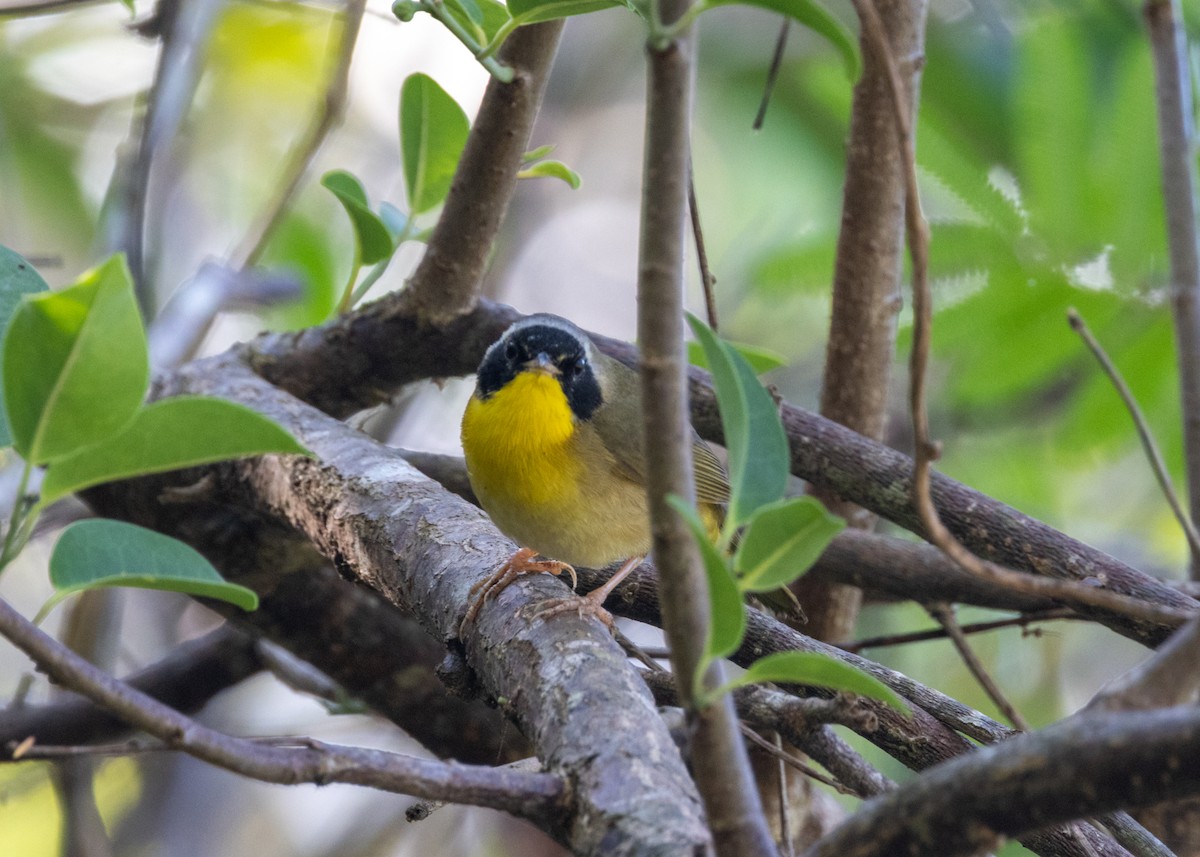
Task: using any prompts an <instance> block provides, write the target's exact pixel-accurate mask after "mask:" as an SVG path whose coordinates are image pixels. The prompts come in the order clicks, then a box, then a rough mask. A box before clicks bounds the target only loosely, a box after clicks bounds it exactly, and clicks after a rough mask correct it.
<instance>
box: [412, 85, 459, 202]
mask: <svg viewBox="0 0 1200 857" xmlns="http://www.w3.org/2000/svg"><path fill="white" fill-rule="evenodd" d="M469 129H470V124H469V123H468V122H467V114H466V113H464V112H463V109H462V108H461V107H459V106H458V102H457V101H455V100H454V99H453V98H451V97H450V96H449V94H447V92H446V90H444V89H442V88H441V87H440V86H438V84H437V81H435V80H434V79H433V78H432V77H430V76H429V75H427V74H413V75H409V76H408V78H407V79H406V80H405V81H404V86H403V87H402V88H401V90H400V148H401V150H402V151H401V155H402V157H403V161H404V182H405V186H406V188H407V191H408V210H409V213H410V216H415V215H418V214H421V213H422V212H425V211H428V210H429V209H431V208H435V207H436V206H438V205H440V204H441V202H442V200H444V199H445V198H446V194H447V193H448V192H449V190H450V182H451V181H452V180H453V179H454V171H455V170H456V169H457V168H458V159H459V157H460V156H461V155H462V150H463V146H465V145H466V143H467V132H468V130H469Z"/></svg>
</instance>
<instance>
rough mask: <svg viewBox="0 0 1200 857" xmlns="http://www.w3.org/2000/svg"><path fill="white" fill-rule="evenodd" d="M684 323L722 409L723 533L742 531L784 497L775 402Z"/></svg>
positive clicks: (783, 450)
mask: <svg viewBox="0 0 1200 857" xmlns="http://www.w3.org/2000/svg"><path fill="white" fill-rule="evenodd" d="M688 323H689V324H690V325H691V326H692V331H693V332H694V333H695V334H696V339H698V340H699V341H700V345H701V347H703V349H704V355H705V357H706V358H707V360H708V365H709V366H710V367H711V370H712V375H713V386H714V388H715V389H716V392H717V401H718V403H719V404H720V406H721V425H722V427H723V428H724V430H725V448H726V449H727V450H729V485H730V497H729V511H728V514H727V516H726V521H725V525H726V529H727V530H729V531H730V532H732V531H733V529H735V528H737V527H740V526H741V525H742V524H744V523H745V522H746V521H747V520H748V519H749V517H750V515H751V514H752V513H753V512H754V510H755V509H757V508H758V507H760V506H765V505H766V504H768V503H774V502H775V501H776V500H778V499H780V498H781V497H782V496H783V491H784V489H785V488H786V487H787V477H788V446H787V436H786V435H785V434H784V432H783V425H782V424H781V423H780V422H779V413H778V411H777V409H776V406H775V401H774V400H773V399H772V398H771V395H770V394H769V393H768V392H767V391H766V390H765V389H764V388H763V386H762V384H760V383H759V382H758V379H757V378H755V377H754V370H753V369H751V368H750V364H748V363H747V362H746V360H745V359H744V358H743V357H742V356H741V355H740V354H738V353H737V351H736V350H735V349H734V348H733V347H732V346H730V345H729V344H728V343H726V342H724V341H723V340H721V339H719V338H718V337H717V335H716V334H714V333H713V332H712V330H711V329H710V328H709V327H708V325H706V324H705V323H704V322H702V321H701V320H700V319H698V318H696V317H695V316H694V315H692V314H690V313H689V314H688Z"/></svg>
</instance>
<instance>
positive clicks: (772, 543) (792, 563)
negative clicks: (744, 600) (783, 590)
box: [733, 497, 846, 592]
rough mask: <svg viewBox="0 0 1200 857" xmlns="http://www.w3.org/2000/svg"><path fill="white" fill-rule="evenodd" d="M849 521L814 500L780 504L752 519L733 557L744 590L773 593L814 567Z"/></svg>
mask: <svg viewBox="0 0 1200 857" xmlns="http://www.w3.org/2000/svg"><path fill="white" fill-rule="evenodd" d="M845 526H846V522H845V521H843V520H842V519H841V518H839V517H837V516H836V515H831V514H830V513H829V512H828V511H826V509H825V507H824V506H823V505H822V504H821V503H820V501H818V500H816V499H814V498H812V497H798V498H794V499H791V500H780V501H779V502H778V503H772V504H771V505H769V506H763V507H762V508H760V509H759V510H758V511H757V512H755V513H754V514H753V515H752V516H751V518H750V524H749V526H747V528H746V532H745V533H744V534H743V535H742V541H741V544H740V545H739V546H738V550H737V553H736V554H735V555H734V558H733V567H734V571H735V572H736V573H737V575H738V578H739V581H738V583H739V586H740V587H741V588H742V590H744V591H747V592H770V591H772V590H774V589H777V588H779V587H780V586H786V585H787V584H789V583H791V582H792V581H793V580H795V579H796V578H797V577H799V576H800V575H801V574H803V573H804V572H806V571H808V570H809V568H811V567H812V564H813V563H814V562H816V561H817V558H818V557H820V556H821V553H822V552H823V551H824V550H825V548H826V547H828V545H829V542H830V541H832V539H833V537H834V536H836V535H837V534H838V533H839V532H841V531H842V528H843V527H845Z"/></svg>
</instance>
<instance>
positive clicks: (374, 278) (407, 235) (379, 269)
mask: <svg viewBox="0 0 1200 857" xmlns="http://www.w3.org/2000/svg"><path fill="white" fill-rule="evenodd" d="M412 225H413V219H412V217H409V218H408V219H406V220H405V221H404V228H403V229H401V230H400V234H399V235H397V236H396V240H395V241H394V242H393V245H394V246H393V248H392V252H391V253H389V254H388V257H387V258H386V259H383V260H381V261H379V262H377V263H376V264H375V266H374V267H373V268H371V270H370V271H368V272H367V275H366V276H365V277H363V281H362V282H361V283H359V284H358V285H357V286H355V288H354V292H353V294H351V295H350V303H349V305H348V306H346V307H345V308H344V309H343V310H342V311H343V312H345V311H346V310H348V309H350V308H351V307H353V306H355V305H356V304H357V303H358V302H359V301H361V300H362V299H363V298H364V297H365V296H366V294H367V292H369V291H370V290H371V286H373V285H375V284H376V283H377V282H379V278H380V277H382V276H383V274H384V271H386V270H387V269H388V266H389V265H391V264H392V260H393V259H395V258H396V252H397V251H398V250H399V249H400V245H401V244H403V243H404V242H405V241H410V240H412V238H413V236H414V234H415V233H414V232H413V228H412Z"/></svg>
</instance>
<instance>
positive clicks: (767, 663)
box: [721, 652, 910, 714]
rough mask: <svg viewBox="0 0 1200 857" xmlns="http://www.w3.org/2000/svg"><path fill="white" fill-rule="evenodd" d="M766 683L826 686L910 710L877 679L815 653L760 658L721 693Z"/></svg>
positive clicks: (904, 710)
mask: <svg viewBox="0 0 1200 857" xmlns="http://www.w3.org/2000/svg"><path fill="white" fill-rule="evenodd" d="M767 681H775V682H786V683H789V684H803V685H810V686H814V687H828V688H831V689H833V690H838V691H847V692H849V693H857V694H858V695H859V696H868V697H870V698H871V699H878V700H879V701H880V702H885V703H887V704H888V705H890V706H891V707H892V708H894V709H896V710H897V711H899V712H901V713H903V714H908V713H909V711H910V709H909V707H908V703H906V702H905V701H904V700H903V699H902V698H901V697H900V696H899V695H898V694H897V693H896V692H895V691H893V690H892V689H891V688H890V687H888V686H887V685H886V684H884V683H883V682H881V681H880V680H879V679H877V678H875V677H874V676H870V675H867V674H866V673H865V672H863V671H862V670H860V669H858V668H857V667H853V666H851V665H850V664H847V663H844V662H843V661H839V660H837V659H835V658H831V657H829V656H828V655H822V654H819V653H817V652H776V653H775V654H772V655H767V656H766V657H765V658H759V659H758V660H757V661H755V662H754V663H752V664H751V665H750V667H749V669H747V670H746V671H745V672H744V673H742V674H741V675H740V676H738V677H737V678H735V679H734V680H733V681H731V682H728V683H727V684H725V685H724V686H723V687H722V688H721V691H729V690H733V689H734V688H735V687H742V686H744V685H748V684H760V683H762V682H767Z"/></svg>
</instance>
